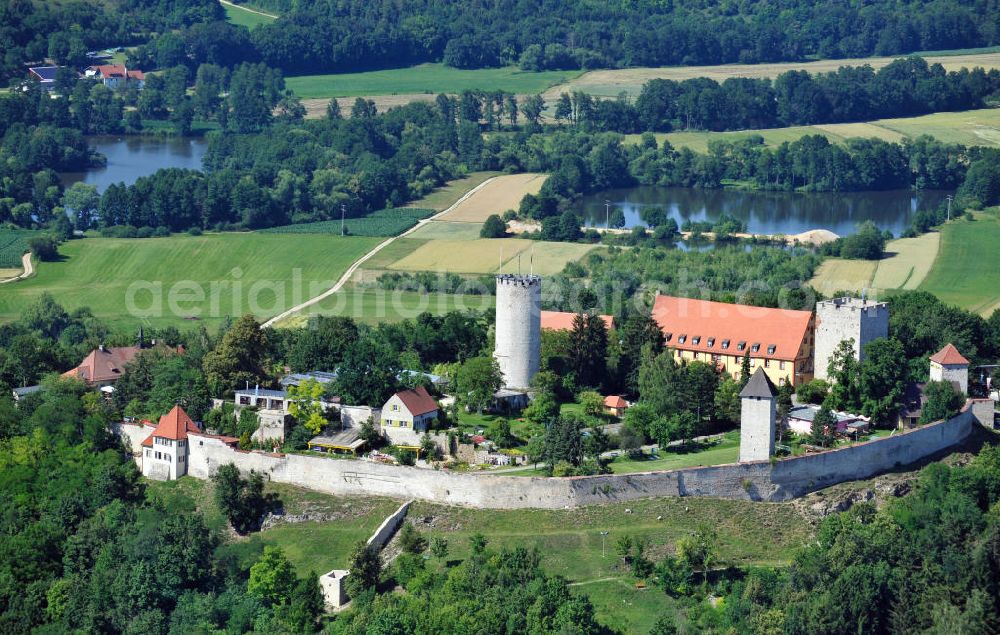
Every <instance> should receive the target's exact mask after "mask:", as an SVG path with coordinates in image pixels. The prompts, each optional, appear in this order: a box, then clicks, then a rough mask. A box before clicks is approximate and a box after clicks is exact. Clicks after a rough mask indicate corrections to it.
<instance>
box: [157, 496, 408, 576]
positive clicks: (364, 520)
mask: <svg viewBox="0 0 1000 635" xmlns="http://www.w3.org/2000/svg"><path fill="white" fill-rule="evenodd" d="M146 491H147V497H149V498H150V499H151V500H158V501H161V502H162V503H163V504H164V505H165V506H166V507H168V508H169V509H171V510H175V511H178V512H181V513H191V512H194V511H200V512H201V513H202V514H204V516H205V520H206V524H208V526H209V528H211V529H214V530H217V531H222V532H224V533H227V534H228V532H229V530H228V523H227V521H226V519H225V517H224V516H223V515H222V513H221V512H220V511H219V509H218V507H217V506H216V504H215V500H214V491H215V490H214V485H213V484H212V482H211V481H202V480H198V479H195V478H192V477H185V478H182V479H179V480H177V481H165V482H164V481H148V482H147V490H146ZM265 491H267V492H273V493H275V494H277V495H278V497H279V498H280V499H281V504H282V508H283V510H284V513H285V514H304V513H306V512H308V513H313V514H323V515H324V516H326V517H327V518H328V519H329V520H326V521H316V522H304V523H282V524H279V525H277V526H275V527H272V528H271V529H267V530H265V531H262V532H259V533H254V534H251V535H250V537H249V540H245V541H238V542H236V543H232V544H230V545H228V548H230V549H233V550H234V551H236V552H237V553H239V554H241V556H242V557H246V558H254V557H255V556H256V554H259V553H260V552H261V551H262V550H263V547H264V545H275V546H278V547H281V550H282V551H283V552H284V553H285V555H286V556H288V559H289V560H290V561H291V562H292V564H293V565H295V568H296V569H297V570H298V573H299V575H300V576H304V575H308V574H309V573H310V571H313V572H315V573H317V574H323V573H326V572H327V571H329V570H331V569H334V568H346V566H347V563H348V559H349V557H350V551H351V548H352V547H353V546H354V544H355V543H356V542H358V541H359V540H368V537H369V536H371V534H372V533H373V532H374V531H375V529H376V528H377V527H378V526H379V525H380V524H381V523H382V521H383V520H385V518H386V517H387V516H388V515H389V514H391V513H392V512H394V511H395V510H396V509H397V508H398V507H399V501H395V500H391V499H388V498H377V497H372V496H366V497H363V498H361V497H350V498H348V497H338V496H331V495H329V494H321V493H319V492H313V491H310V490H307V489H303V488H301V487H296V486H294V485H285V484H280V483H267V485H266V490H265Z"/></svg>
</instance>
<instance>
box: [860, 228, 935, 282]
mask: <svg viewBox="0 0 1000 635" xmlns="http://www.w3.org/2000/svg"><path fill="white" fill-rule="evenodd" d="M940 245H941V234H939V233H937V232H930V233H927V234H923V235H921V236H917V237H916V238H897V239H896V240H892V241H889V243H888V244H886V246H885V251H886V256H887V257H886V258H883V259H882V260H880V261H878V267H877V268H876V269H875V276H874V277H873V278H872V283H871V284H872V287H874V288H876V289H916V288H917V287H919V286H920V283H922V282H923V281H924V278H926V277H927V274H928V273H930V270H931V267H932V266H933V265H934V260H935V259H936V258H937V255H938V249H939V247H940Z"/></svg>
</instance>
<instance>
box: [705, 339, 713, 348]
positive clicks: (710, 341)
mask: <svg viewBox="0 0 1000 635" xmlns="http://www.w3.org/2000/svg"><path fill="white" fill-rule="evenodd" d="M706 346H708V347H709V348H712V347H713V346H715V338H714V337H710V338H708V342H707V343H706Z"/></svg>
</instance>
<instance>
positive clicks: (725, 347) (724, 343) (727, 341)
mask: <svg viewBox="0 0 1000 635" xmlns="http://www.w3.org/2000/svg"><path fill="white" fill-rule="evenodd" d="M727 348H729V340H722V350H726V349H727Z"/></svg>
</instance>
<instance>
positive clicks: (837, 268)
mask: <svg viewBox="0 0 1000 635" xmlns="http://www.w3.org/2000/svg"><path fill="white" fill-rule="evenodd" d="M876 265H877V263H876V262H875V261H873V260H842V259H840V258H827V259H826V260H824V261H823V263H822V264H820V266H819V268H818V269H817V270H816V273H815V274H814V275H813V277H812V280H810V281H809V284H810V285H811V286H812V288H814V289H816V290H817V291H819V292H820V293H822V294H824V295H828V296H829V295H832V294H834V293H835V292H837V291H858V290H861V289H863V288H865V287H868V286H870V285H871V280H872V276H874V275H875V268H876Z"/></svg>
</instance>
